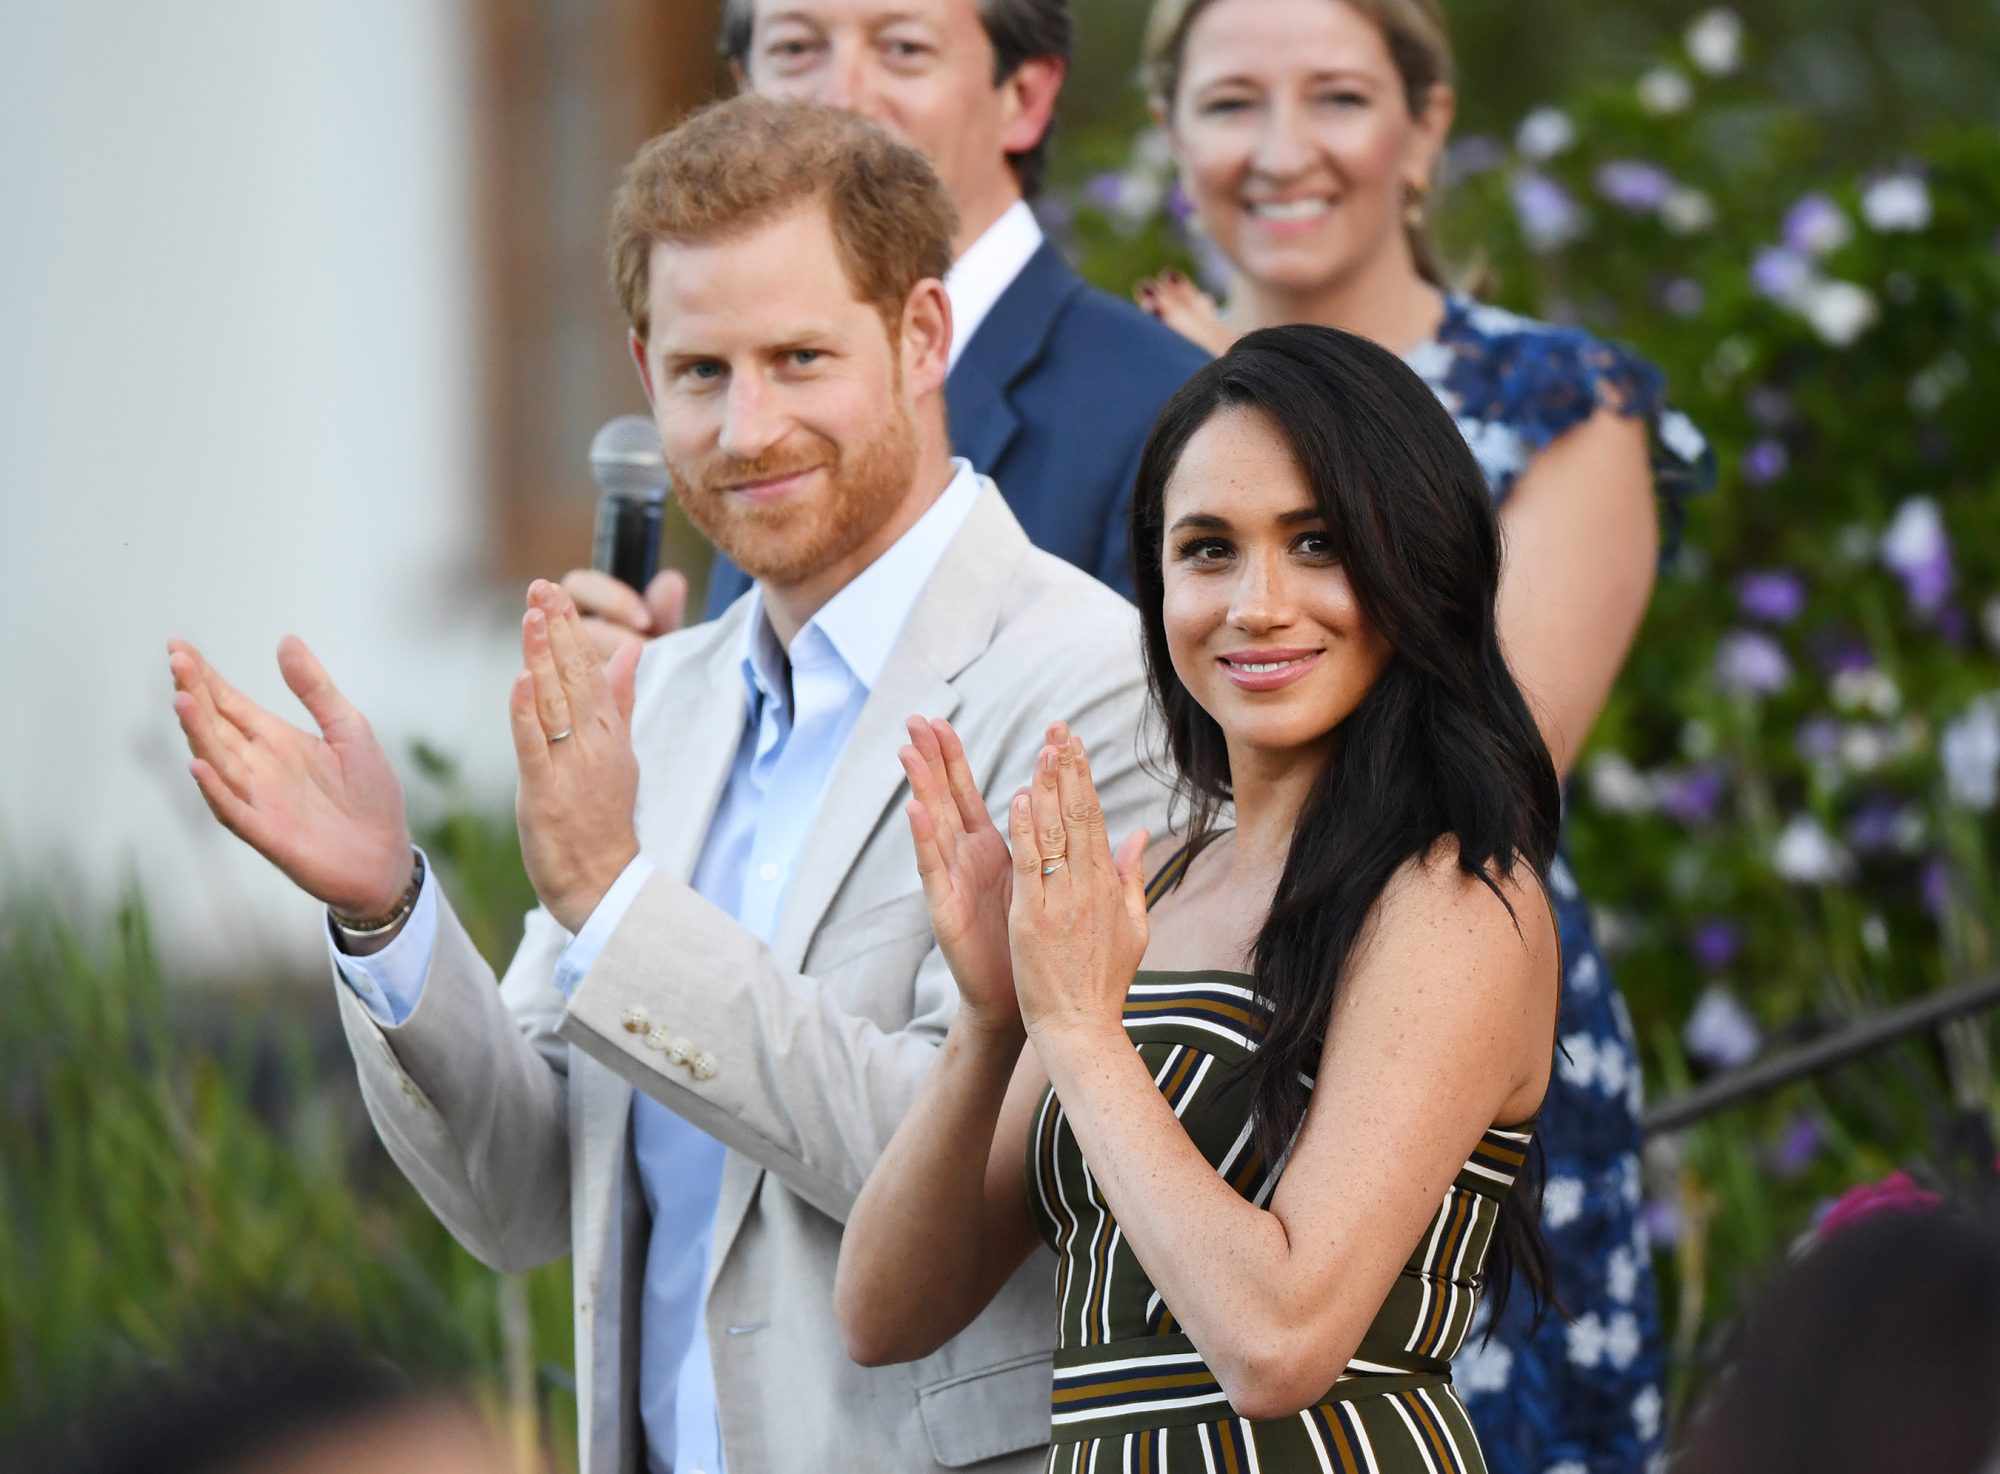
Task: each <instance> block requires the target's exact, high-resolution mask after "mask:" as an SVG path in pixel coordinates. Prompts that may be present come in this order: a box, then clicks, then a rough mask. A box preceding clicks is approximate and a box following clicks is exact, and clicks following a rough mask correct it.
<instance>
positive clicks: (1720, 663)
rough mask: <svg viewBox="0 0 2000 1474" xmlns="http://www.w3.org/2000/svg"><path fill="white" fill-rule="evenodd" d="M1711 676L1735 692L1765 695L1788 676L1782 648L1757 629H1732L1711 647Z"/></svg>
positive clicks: (1788, 666) (1789, 669)
mask: <svg viewBox="0 0 2000 1474" xmlns="http://www.w3.org/2000/svg"><path fill="white" fill-rule="evenodd" d="M1715 679H1716V683H1717V684H1718V685H1720V686H1721V687H1722V689H1723V690H1725V691H1729V692H1733V693H1734V694H1736V695H1739V696H1768V695H1770V694H1771V693H1773V692H1775V691H1782V690H1783V689H1784V688H1785V686H1786V684H1787V683H1788V682H1790V680H1791V679H1792V664H1791V662H1790V661H1789V660H1787V659H1786V658H1785V651H1784V648H1783V647H1782V646H1781V645H1779V644H1778V642H1777V641H1776V640H1774V639H1772V638H1771V637H1770V636H1769V635H1767V634H1764V633H1762V632H1761V631H1758V630H1732V631H1731V632H1730V633H1728V634H1726V635H1724V636H1723V637H1722V641H1721V643H1720V644H1719V645H1717V646H1716V650H1715Z"/></svg>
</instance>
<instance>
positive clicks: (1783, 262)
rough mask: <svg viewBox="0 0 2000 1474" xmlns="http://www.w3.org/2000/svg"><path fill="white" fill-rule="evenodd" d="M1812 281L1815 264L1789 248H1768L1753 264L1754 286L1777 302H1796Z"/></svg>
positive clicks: (1759, 253) (1752, 277)
mask: <svg viewBox="0 0 2000 1474" xmlns="http://www.w3.org/2000/svg"><path fill="white" fill-rule="evenodd" d="M1811 281H1812V262H1811V261H1809V260H1807V259H1806V258H1805V257H1804V256H1801V255H1800V254H1799V253H1798V252H1797V251H1794V250H1791V249H1789V248H1787V247H1785V246H1766V247H1765V248H1764V249H1763V250H1761V251H1759V252H1758V253H1757V259H1756V260H1755V261H1753V262H1751V263H1750V284H1751V285H1752V286H1753V287H1755V288H1756V289H1757V290H1758V291H1759V292H1761V293H1762V294H1763V295H1764V296H1766V297H1769V298H1770V299H1771V300H1772V301H1773V302H1794V301H1797V300H1798V298H1799V296H1800V294H1801V293H1803V292H1804V291H1805V289H1806V287H1807V286H1808V285H1809V284H1810V283H1811Z"/></svg>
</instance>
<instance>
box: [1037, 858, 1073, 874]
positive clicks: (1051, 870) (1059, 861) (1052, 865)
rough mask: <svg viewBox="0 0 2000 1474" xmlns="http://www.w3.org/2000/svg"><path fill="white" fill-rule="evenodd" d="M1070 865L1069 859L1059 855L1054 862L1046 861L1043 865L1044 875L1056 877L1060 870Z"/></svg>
mask: <svg viewBox="0 0 2000 1474" xmlns="http://www.w3.org/2000/svg"><path fill="white" fill-rule="evenodd" d="M1068 863H1069V859H1068V857H1066V856H1063V855H1058V856H1056V857H1055V859H1053V860H1045V861H1044V862H1043V863H1042V874H1044V875H1054V874H1055V873H1056V872H1057V871H1058V870H1060V869H1062V868H1063V866H1065V865H1067V864H1068Z"/></svg>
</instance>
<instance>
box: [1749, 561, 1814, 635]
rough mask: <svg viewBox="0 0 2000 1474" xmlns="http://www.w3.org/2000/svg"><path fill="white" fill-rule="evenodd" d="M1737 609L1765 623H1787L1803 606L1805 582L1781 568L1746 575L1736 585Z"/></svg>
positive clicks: (1804, 601) (1793, 618) (1795, 617)
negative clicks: (1775, 570)
mask: <svg viewBox="0 0 2000 1474" xmlns="http://www.w3.org/2000/svg"><path fill="white" fill-rule="evenodd" d="M1736 607H1737V608H1739V609H1741V610H1742V611H1743V612H1744V613H1745V614H1747V615H1749V616H1750V617H1751V618H1752V619H1761V620H1763V621H1764V622H1765V623H1766V624H1790V623H1791V622H1792V621H1793V620H1795V619H1797V618H1798V617H1799V613H1800V611H1801V610H1803V609H1804V608H1805V607H1806V586H1805V581H1804V580H1803V579H1801V578H1800V577H1799V576H1798V575H1797V574H1796V573H1787V572H1785V571H1783V570H1782V569H1781V570H1779V571H1777V572H1773V573H1746V574H1744V575H1743V577H1742V578H1740V579H1739V580H1737V583H1736Z"/></svg>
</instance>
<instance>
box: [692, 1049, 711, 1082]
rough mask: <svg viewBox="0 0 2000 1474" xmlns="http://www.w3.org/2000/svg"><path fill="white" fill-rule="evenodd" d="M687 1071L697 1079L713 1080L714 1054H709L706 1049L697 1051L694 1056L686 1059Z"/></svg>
mask: <svg viewBox="0 0 2000 1474" xmlns="http://www.w3.org/2000/svg"><path fill="white" fill-rule="evenodd" d="M688 1071H689V1073H691V1074H692V1075H693V1076H694V1077H695V1079H697V1080H713V1079H714V1078H715V1056H714V1055H712V1054H710V1053H709V1052H708V1051H707V1050H706V1049H703V1050H700V1051H698V1052H697V1053H696V1054H695V1056H694V1058H693V1059H691V1060H689V1061H688Z"/></svg>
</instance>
